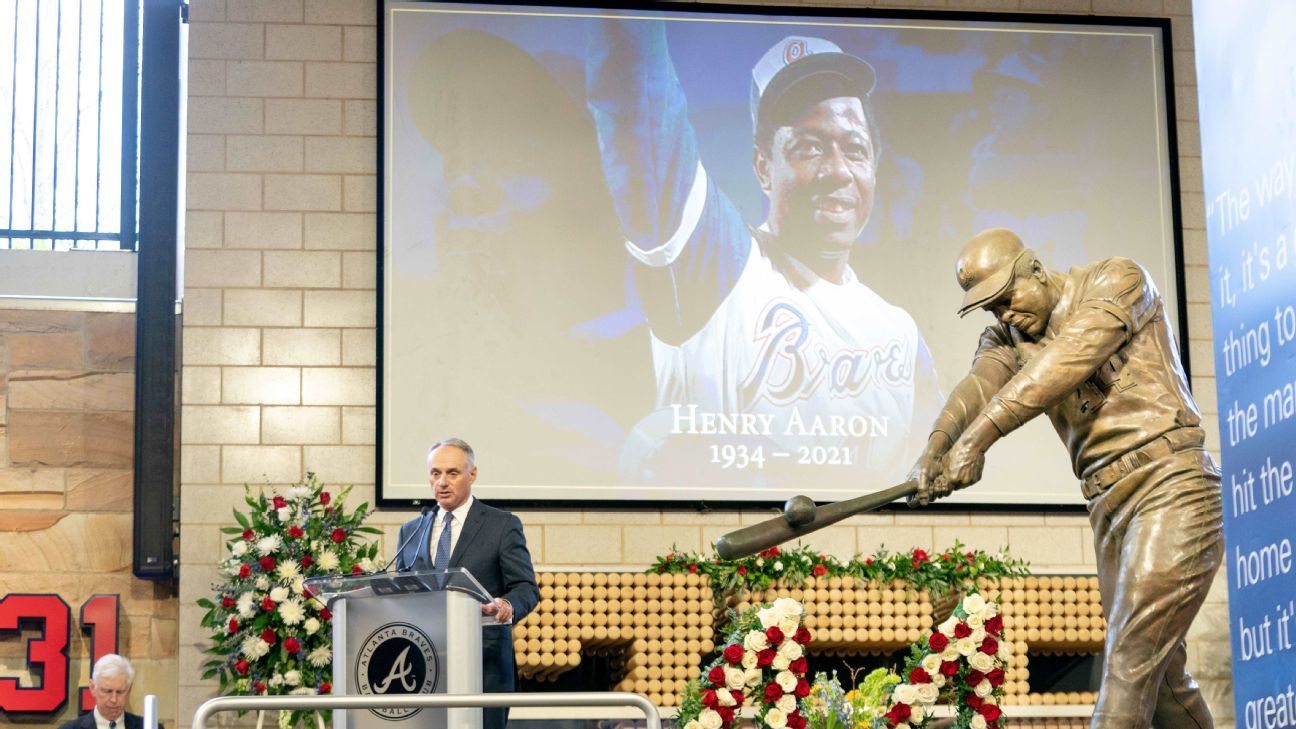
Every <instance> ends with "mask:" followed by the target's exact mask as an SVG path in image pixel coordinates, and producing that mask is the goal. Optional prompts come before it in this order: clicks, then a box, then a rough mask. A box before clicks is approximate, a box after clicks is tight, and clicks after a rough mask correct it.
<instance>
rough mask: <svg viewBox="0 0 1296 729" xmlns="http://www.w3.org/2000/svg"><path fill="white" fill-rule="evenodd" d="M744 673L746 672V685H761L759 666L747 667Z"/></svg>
mask: <svg viewBox="0 0 1296 729" xmlns="http://www.w3.org/2000/svg"><path fill="white" fill-rule="evenodd" d="M746 673H747V685H748V686H759V685H761V678H762V676H761V670H760V669H759V668H749V669H747V672H746Z"/></svg>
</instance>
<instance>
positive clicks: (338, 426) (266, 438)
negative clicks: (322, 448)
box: [261, 407, 372, 468]
mask: <svg viewBox="0 0 1296 729" xmlns="http://www.w3.org/2000/svg"><path fill="white" fill-rule="evenodd" d="M261 422H262V431H261V433H262V440H263V442H265V443H266V444H279V443H282V444H293V443H300V444H312V445H313V444H336V443H337V442H338V441H340V440H341V439H342V415H341V413H340V412H339V409H338V408H336V407H265V408H261ZM306 456H307V461H308V463H307V464H306V465H307V467H308V468H309V467H310V463H309V460H310V458H309V456H310V451H309V450H308V451H307V452H306ZM370 462H371V463H372V459H371V461H370Z"/></svg>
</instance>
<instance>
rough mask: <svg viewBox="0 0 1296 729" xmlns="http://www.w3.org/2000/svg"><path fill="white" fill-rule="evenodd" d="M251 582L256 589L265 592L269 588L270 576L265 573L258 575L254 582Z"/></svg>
mask: <svg viewBox="0 0 1296 729" xmlns="http://www.w3.org/2000/svg"><path fill="white" fill-rule="evenodd" d="M253 584H254V585H256V589H258V590H261V591H262V592H265V591H266V590H269V589H270V578H269V577H266V576H265V575H260V576H258V577H257V578H256V582H254V583H253Z"/></svg>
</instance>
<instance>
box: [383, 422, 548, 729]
mask: <svg viewBox="0 0 1296 729" xmlns="http://www.w3.org/2000/svg"><path fill="white" fill-rule="evenodd" d="M476 480H477V464H476V459H475V457H474V455H473V450H472V446H470V445H468V444H467V443H465V442H464V441H462V440H459V439H458V438H449V439H446V440H443V441H441V442H439V443H437V444H436V445H434V446H432V448H430V449H429V450H428V483H430V484H431V485H432V493H433V496H434V497H435V498H436V508H435V509H432V510H431V511H430V512H428V513H425V514H423V515H422V516H420V517H418V518H417V519H413V520H411V521H409V522H406V523H405V525H404V526H402V527H401V530H400V541H399V542H398V543H399V544H403V545H405V547H404V548H403V549H402V551H401V553H400V554H399V555H397V569H446V568H450V567H462V568H464V569H466V570H468V571H469V572H471V573H472V575H473V577H475V578H477V581H478V582H480V583H481V585H482V587H484V588H486V590H487V591H488V592H489V593H490V594H491V595H494V596H495V600H494V602H492V603H489V604H486V605H482V613H483V614H485V615H494V616H495V619H496V620H497V621H498V622H500V623H505V625H501V626H500V627H497V628H487V629H485V630H484V631H483V632H482V690H483V691H485V692H487V693H499V692H509V691H512V690H513V685H514V682H515V676H514V673H515V670H516V667H515V664H514V660H513V631H512V628H511V627H510V626H509V625H507V623H511V622H516V621H518V620H521V619H522V618H524V617H526V615H527V613H529V612H531V610H532V609H533V608H534V607H535V606H536V602H538V601H539V599H540V590H539V588H538V587H537V586H536V579H535V571H534V570H533V569H532V567H531V553H530V552H529V551H527V546H526V535H525V534H523V532H522V522H521V520H519V519H518V518H517V517H516V516H514V515H513V514H510V513H509V512H507V511H503V510H501V509H496V508H494V507H492V506H487V505H486V504H484V503H482V502H481V501H478V500H477V499H475V498H473V495H472V485H473V482H474V481H476ZM429 519H430V520H432V521H431V523H430V528H428V527H429V524H428V522H427V520H429ZM423 529H427V533H428V534H429V536H428V538H427V539H414V540H410V539H409V537H410V536H413V534H414V532H415V530H423ZM483 718H484V724H485V727H486V729H502V728H503V727H504V725H505V723H506V722H507V721H508V710H507V709H486V710H485V711H484V716H483Z"/></svg>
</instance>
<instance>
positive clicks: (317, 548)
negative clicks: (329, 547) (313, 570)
mask: <svg viewBox="0 0 1296 729" xmlns="http://www.w3.org/2000/svg"><path fill="white" fill-rule="evenodd" d="M310 551H311V554H319V553H320V552H322V551H324V542H321V541H320V540H318V539H312V540H311V543H310Z"/></svg>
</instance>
